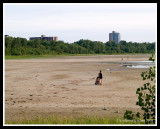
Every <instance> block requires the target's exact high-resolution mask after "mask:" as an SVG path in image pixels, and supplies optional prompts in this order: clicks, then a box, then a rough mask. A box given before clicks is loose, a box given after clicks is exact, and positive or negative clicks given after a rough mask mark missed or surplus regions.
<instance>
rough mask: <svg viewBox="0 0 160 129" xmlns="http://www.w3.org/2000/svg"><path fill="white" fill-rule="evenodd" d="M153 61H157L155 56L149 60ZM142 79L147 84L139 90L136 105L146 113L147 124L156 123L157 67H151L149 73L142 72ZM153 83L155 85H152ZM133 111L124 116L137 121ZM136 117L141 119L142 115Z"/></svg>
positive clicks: (144, 116) (144, 117)
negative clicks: (155, 82)
mask: <svg viewBox="0 0 160 129" xmlns="http://www.w3.org/2000/svg"><path fill="white" fill-rule="evenodd" d="M149 60H151V61H155V56H154V55H153V54H152V57H150V58H149ZM141 77H142V78H143V80H145V81H147V80H148V82H147V83H145V84H143V86H141V87H140V88H137V91H136V94H138V101H137V102H136V105H138V106H140V107H141V110H142V111H143V112H144V114H143V119H144V120H145V123H146V124H149V123H151V122H153V123H155V84H154V81H155V66H153V67H150V68H149V70H148V71H146V72H142V74H141ZM151 82H153V83H151ZM131 113H132V112H131V111H130V112H129V111H126V112H125V114H124V118H125V119H131V118H132V119H136V118H134V115H133V116H132V115H131ZM136 117H140V113H138V114H136Z"/></svg>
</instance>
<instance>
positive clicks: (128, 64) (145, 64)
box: [103, 61, 155, 71]
mask: <svg viewBox="0 0 160 129" xmlns="http://www.w3.org/2000/svg"><path fill="white" fill-rule="evenodd" d="M103 63H104V62H103ZM108 63H111V62H108ZM112 63H113V64H121V65H120V66H121V67H125V68H138V69H140V68H150V67H153V66H155V62H153V61H122V62H112ZM106 70H107V71H117V70H122V68H120V69H117V68H116V69H114V68H111V69H106Z"/></svg>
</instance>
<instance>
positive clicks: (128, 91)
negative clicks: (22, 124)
mask: <svg viewBox="0 0 160 129" xmlns="http://www.w3.org/2000/svg"><path fill="white" fill-rule="evenodd" d="M150 56H151V55H150V54H145V55H99V56H66V57H59V58H47V59H21V60H5V98H4V101H5V119H6V120H11V119H19V118H24V117H27V118H36V117H37V116H50V115H62V116H64V115H70V116H71V115H76V116H77V115H86V114H87V115H98V116H102V115H103V116H104V115H105V116H106V117H123V115H124V112H125V110H127V109H131V110H133V111H138V110H139V109H140V108H139V106H137V105H136V101H137V95H136V89H137V88H138V87H140V86H141V85H143V84H144V81H143V80H142V78H141V76H140V74H141V73H142V72H143V71H146V70H147V69H145V68H140V69H134V68H133V69H131V68H125V69H124V68H122V67H121V66H120V64H121V63H122V57H123V61H147V60H148V58H149V57H150ZM104 62H105V63H104ZM106 69H118V70H115V71H107V70H106ZM99 70H102V73H103V84H102V85H94V83H95V79H96V76H97V75H98V73H99ZM104 109H105V110H104ZM116 111H118V113H116Z"/></svg>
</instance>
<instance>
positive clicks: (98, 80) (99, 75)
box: [95, 70, 103, 85]
mask: <svg viewBox="0 0 160 129" xmlns="http://www.w3.org/2000/svg"><path fill="white" fill-rule="evenodd" d="M102 78H103V76H102V72H101V70H100V72H99V74H98V77H97V78H96V82H95V85H97V84H100V85H102Z"/></svg>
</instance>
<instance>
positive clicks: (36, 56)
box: [5, 53, 144, 60]
mask: <svg viewBox="0 0 160 129" xmlns="http://www.w3.org/2000/svg"><path fill="white" fill-rule="evenodd" d="M138 54H144V53H120V54H115V53H113V54H59V55H58V54H54V55H18V56H15V55H5V59H6V60H8V59H35V58H38V59H39V58H59V57H64V56H96V55H138Z"/></svg>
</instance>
